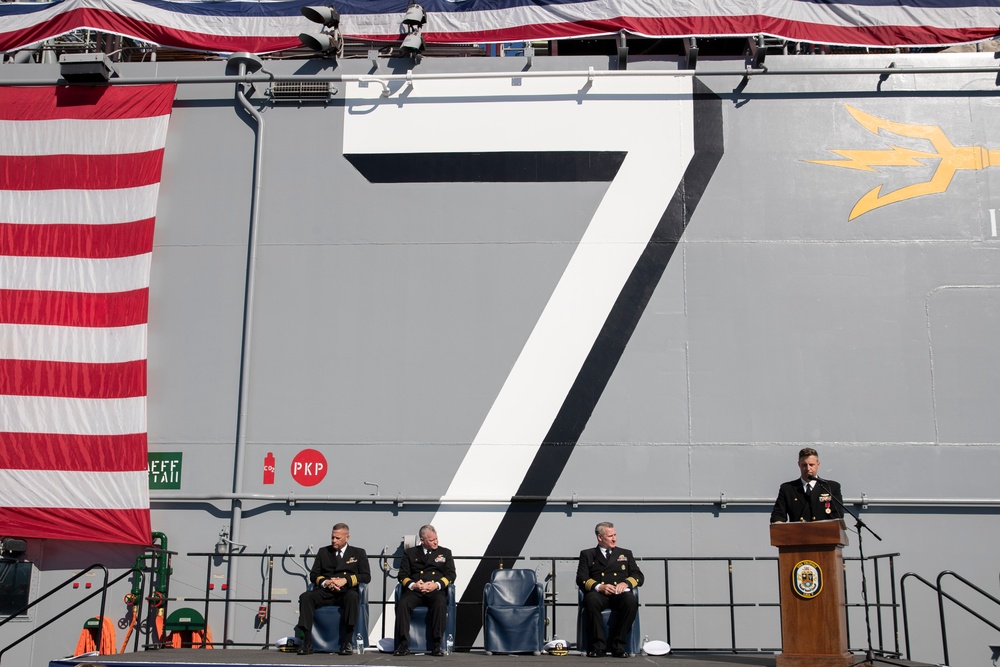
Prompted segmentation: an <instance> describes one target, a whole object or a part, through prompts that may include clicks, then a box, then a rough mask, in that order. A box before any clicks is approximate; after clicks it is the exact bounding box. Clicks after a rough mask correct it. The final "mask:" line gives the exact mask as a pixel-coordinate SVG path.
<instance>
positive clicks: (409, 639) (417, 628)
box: [393, 584, 455, 653]
mask: <svg viewBox="0 0 1000 667" xmlns="http://www.w3.org/2000/svg"><path fill="white" fill-rule="evenodd" d="M401 594H402V587H401V586H400V585H399V584H396V592H395V593H394V595H393V599H394V600H398V599H399V596H400V595H401ZM448 635H451V637H452V640H454V638H455V587H454V586H449V587H448V609H447V616H446V617H445V623H444V636H443V637H441V644H442V648H444V643H445V642H446V641H447V639H448ZM406 643H407V644H408V645H409V648H410V652H411V653H430V651H431V649H432V648H433V647H434V646H433V644H434V640H433V639H432V638H431V636H430V633H429V632H427V607H422V606H421V607H416V608H415V609H414V610H413V613H412V614H411V615H410V629H409V630H408V631H407V633H406Z"/></svg>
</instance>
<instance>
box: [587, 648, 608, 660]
mask: <svg viewBox="0 0 1000 667" xmlns="http://www.w3.org/2000/svg"><path fill="white" fill-rule="evenodd" d="M607 654H608V652H607V651H605V650H604V649H593V648H592V649H590V650H589V651H587V657H588V658H603V657H604V656H606V655H607Z"/></svg>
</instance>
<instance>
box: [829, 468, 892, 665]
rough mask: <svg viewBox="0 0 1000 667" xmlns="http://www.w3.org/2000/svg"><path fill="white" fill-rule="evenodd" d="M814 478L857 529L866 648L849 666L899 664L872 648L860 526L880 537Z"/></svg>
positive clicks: (880, 539)
mask: <svg viewBox="0 0 1000 667" xmlns="http://www.w3.org/2000/svg"><path fill="white" fill-rule="evenodd" d="M814 479H815V480H816V484H817V485H819V484H825V485H826V490H827V493H829V494H830V498H832V499H833V501H834V502H835V503H837V505H839V506H840V509H841V510H843V511H844V512H846V513H847V514H850V515H851V516H852V517H854V527H855V528H856V529H857V531H858V555H859V556H860V557H861V602H862V606H863V607H864V609H865V630H866V631H867V639H868V649H867V650H866V651H865V657H863V658H862V659H861V660H858V661H857V662H855V663H852V664H851V665H850V666H849V667H856V666H857V665H874V664H875V663H876V662H881V663H885V664H887V665H897V666H900V665H902V664H903V663H898V662H892V661H891V660H888V659H886V658H885V657H882V656H880V657H877V658H876V657H875V650H874V649H873V648H872V621H871V608H870V607H869V605H868V577H867V576H865V563H866V562H867V561H866V558H865V549H864V540H863V539H862V535H863V531H862V528H864V529H867V530H868V532H869V533H871V534H872V536H873V537H874V538H875V539H876V540H878V541H879V542H881V541H882V538H881V537H879V536H878V534H877V533H876V532H875V531H874V530H872V529H871V528H869V527H868V524H867V523H865V522H864V521H862V520H861V517H860V516H859V515H857V514H855V513H854V512H852V511H851V509H850V508H849V507H848V506H847V505H845V504H844V502H843V501H842V500H840V499H839V498H837V496H836V495H835V494H834V493H833V489H832V488H831V487H830V484H829V483H828V482H827V481H826V480H825V479H821V478H819V477H814ZM845 613H846V610H845Z"/></svg>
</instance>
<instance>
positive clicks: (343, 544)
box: [295, 523, 372, 655]
mask: <svg viewBox="0 0 1000 667" xmlns="http://www.w3.org/2000/svg"><path fill="white" fill-rule="evenodd" d="M350 539H351V528H350V526H348V525H347V524H346V523H336V524H334V525H333V529H332V531H331V533H330V546H328V547H323V548H322V549H320V550H319V552H318V553H317V554H316V560H314V561H313V565H312V569H311V570H310V571H309V581H310V582H311V583H312V584H313V588H312V590H308V591H306V592H305V593H303V594H302V595H300V596H299V622H298V625H296V626H295V632H296V634H298V635H301V637H302V643H301V644H299V651H298V652H299V655H309V654H310V653H312V652H313V647H312V626H313V613H314V612H315V611H316V609H317V608H318V607H326V606H328V605H334V604H335V605H339V606H340V614H341V618H342V619H343V622H344V624H345V625H346V627H347V629H346V630H345V632H344V634H343V635H342V636H341V638H340V644H341V645H340V655H350V654H351V653H352V652H353V651H351V641H352V639H351V638H352V637H354V626H355V624H356V623H357V621H358V603H359V601H360V598H361V596H360V595H359V593H358V584H367V583H369V582H371V580H372V575H371V570H370V568H369V567H368V554H367V553H365V550H364V549H362V548H360V547H352V546H350V545H349V544H348V543H347V541H348V540H350Z"/></svg>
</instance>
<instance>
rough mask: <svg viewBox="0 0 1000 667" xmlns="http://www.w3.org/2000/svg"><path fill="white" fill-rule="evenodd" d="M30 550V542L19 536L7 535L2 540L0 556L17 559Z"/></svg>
mask: <svg viewBox="0 0 1000 667" xmlns="http://www.w3.org/2000/svg"><path fill="white" fill-rule="evenodd" d="M27 550H28V543H27V542H26V541H25V540H22V539H19V538H17V537H5V538H3V539H2V540H0V558H4V559H16V558H20V557H21V556H23V555H24V552H25V551H27Z"/></svg>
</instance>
